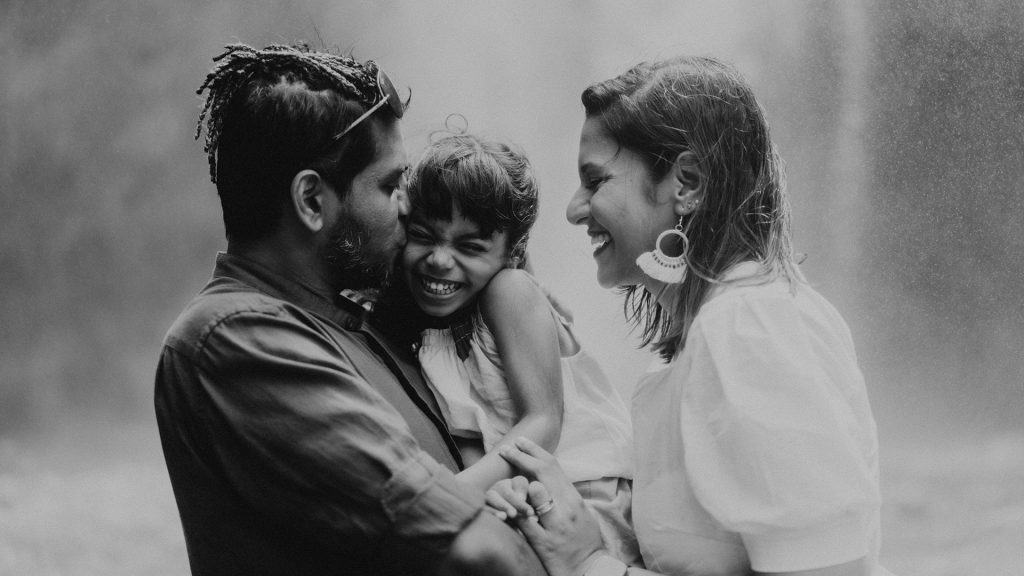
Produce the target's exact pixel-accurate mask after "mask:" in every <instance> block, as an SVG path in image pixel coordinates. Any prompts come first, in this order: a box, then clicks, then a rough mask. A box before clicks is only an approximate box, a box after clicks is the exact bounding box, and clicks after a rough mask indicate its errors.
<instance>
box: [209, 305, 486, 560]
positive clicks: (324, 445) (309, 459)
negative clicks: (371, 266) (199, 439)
mask: <svg viewBox="0 0 1024 576" xmlns="http://www.w3.org/2000/svg"><path fill="white" fill-rule="evenodd" d="M199 358H200V360H199V367H198V368H199V371H200V383H201V387H200V388H201V389H200V390H198V391H196V394H195V397H194V398H193V401H194V403H195V405H196V406H195V408H196V411H197V412H199V413H200V414H201V415H200V418H199V419H198V420H199V421H200V422H202V423H204V424H203V425H204V426H205V428H204V429H203V433H204V434H205V435H206V438H204V444H207V445H210V446H212V447H213V448H212V452H213V454H212V458H213V460H214V461H215V463H216V465H218V466H220V467H222V470H223V474H224V475H225V476H226V478H227V479H228V481H229V482H230V483H231V484H232V485H233V486H234V488H235V489H236V490H237V491H238V493H239V494H240V496H241V497H242V498H244V499H245V500H246V501H248V502H249V503H250V504H251V505H253V506H254V507H256V508H258V509H262V510H264V511H265V512H266V513H268V514H269V515H271V516H273V517H275V518H276V519H277V520H278V521H280V522H282V523H283V524H284V525H285V526H289V527H293V528H294V529H295V530H296V531H297V532H299V533H303V534H305V535H306V536H307V537H309V538H310V539H312V540H313V541H318V542H320V543H321V544H322V545H324V546H327V547H331V546H340V545H341V544H342V543H344V544H345V545H347V546H351V545H352V541H351V538H350V537H351V536H359V537H361V538H359V539H358V540H359V541H367V540H368V541H380V540H382V539H384V538H387V539H389V540H391V539H397V541H400V542H401V541H404V542H408V543H411V545H413V546H415V547H417V548H418V549H419V552H427V553H428V556H433V557H440V556H441V555H443V554H444V552H445V551H446V550H447V546H448V545H449V544H450V542H451V540H452V539H453V538H454V536H455V535H457V534H458V533H459V532H460V530H461V529H462V528H463V527H464V526H465V525H466V524H468V523H469V522H470V521H471V520H472V519H473V518H474V517H475V516H476V514H477V513H479V511H480V510H481V509H482V505H483V495H482V494H480V493H478V492H477V491H473V490H470V489H468V488H467V487H465V486H463V485H461V484H459V483H458V482H457V481H456V480H455V477H454V475H453V474H452V473H451V472H450V471H449V470H447V469H446V468H444V467H443V466H441V465H440V464H438V463H437V462H436V461H434V460H433V459H432V458H430V457H429V456H428V455H427V454H426V453H424V452H423V451H422V450H421V449H420V448H419V447H418V445H417V443H416V441H415V439H414V437H413V436H412V433H411V431H410V430H409V427H408V426H407V425H406V423H405V421H404V419H403V418H402V417H401V415H400V414H399V413H398V412H397V410H395V409H394V408H393V407H392V406H391V405H390V404H389V403H388V402H387V400H385V399H384V397H383V396H381V395H380V394H379V393H378V392H377V391H376V390H375V389H374V385H373V383H372V382H368V381H367V380H366V378H365V377H364V376H363V375H362V374H360V372H359V370H358V367H357V366H356V365H355V364H354V363H353V362H351V361H350V360H349V356H348V355H347V354H346V351H345V350H344V349H342V348H341V347H340V346H339V345H338V344H337V342H336V341H335V340H334V339H333V338H331V337H329V336H328V335H326V334H325V333H324V332H323V327H322V326H319V325H317V324H316V323H315V322H312V321H310V320H309V319H303V318H301V317H296V316H293V315H290V314H287V313H285V312H282V311H280V310H276V311H275V310H261V311H250V312H243V313H235V314H233V315H231V316H229V317H227V318H225V319H223V320H222V321H221V322H220V323H218V324H217V325H216V327H215V328H214V329H213V330H212V331H211V332H210V334H209V335H208V337H207V338H206V340H205V343H204V346H203V348H202V351H201V353H200V355H199Z"/></svg>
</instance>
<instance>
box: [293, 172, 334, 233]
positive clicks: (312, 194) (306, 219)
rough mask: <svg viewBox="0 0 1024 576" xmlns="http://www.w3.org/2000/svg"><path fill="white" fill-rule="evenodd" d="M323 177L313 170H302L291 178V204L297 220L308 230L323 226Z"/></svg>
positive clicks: (316, 229)
mask: <svg viewBox="0 0 1024 576" xmlns="http://www.w3.org/2000/svg"><path fill="white" fill-rule="evenodd" d="M324 184H325V183H324V180H323V178H321V177H320V174H318V173H317V172H316V171H315V170H302V171H301V172H299V173H298V174H296V175H295V177H294V178H292V186H291V201H292V202H291V205H292V208H293V209H294V210H295V215H296V216H297V217H298V219H299V222H302V224H303V225H304V226H305V227H306V228H307V229H309V231H310V232H319V231H320V230H321V229H323V227H324V203H323V195H324V193H325V192H326V187H325V185H324Z"/></svg>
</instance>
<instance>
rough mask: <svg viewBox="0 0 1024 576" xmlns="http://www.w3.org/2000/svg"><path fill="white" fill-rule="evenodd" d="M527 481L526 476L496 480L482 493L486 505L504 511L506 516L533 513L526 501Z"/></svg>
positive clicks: (511, 516)
mask: <svg viewBox="0 0 1024 576" xmlns="http://www.w3.org/2000/svg"><path fill="white" fill-rule="evenodd" d="M528 487H529V483H528V482H527V480H526V478H523V477H522V476H516V477H514V478H508V479H505V480H502V481H500V482H497V483H495V484H494V486H491V488H490V489H489V490H488V491H487V492H486V493H485V494H484V501H485V502H486V503H487V505H488V506H491V507H492V508H495V509H497V510H501V511H503V512H505V514H506V515H507V516H508V518H515V517H517V516H528V515H531V514H533V507H532V506H530V504H529V503H528V502H527V501H526V498H527V490H528Z"/></svg>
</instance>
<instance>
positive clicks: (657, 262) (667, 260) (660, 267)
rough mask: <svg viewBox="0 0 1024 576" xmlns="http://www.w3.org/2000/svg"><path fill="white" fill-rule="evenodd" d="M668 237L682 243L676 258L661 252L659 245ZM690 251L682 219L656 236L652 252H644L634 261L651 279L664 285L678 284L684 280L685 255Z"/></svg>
mask: <svg viewBox="0 0 1024 576" xmlns="http://www.w3.org/2000/svg"><path fill="white" fill-rule="evenodd" d="M668 236H675V237H676V238H677V239H678V240H679V241H681V242H682V245H683V250H682V252H680V253H679V255H678V256H668V255H666V254H665V253H664V252H662V250H661V244H662V242H663V241H664V240H665V238H666V237H668ZM689 251H690V240H689V238H687V237H686V234H684V233H683V217H682V216H680V217H679V222H678V223H676V225H675V227H674V228H669V229H668V230H665V231H664V232H662V233H661V234H659V235H658V239H657V240H656V241H655V242H654V250H651V251H650V252H644V253H643V254H641V255H640V256H638V257H637V259H636V265H637V266H639V267H640V270H641V271H642V272H643V273H644V274H646V275H648V276H650V277H651V278H653V279H655V280H657V281H659V282H664V283H666V284H680V283H682V281H683V280H685V279H686V253H687V252H689Z"/></svg>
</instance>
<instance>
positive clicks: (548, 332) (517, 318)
mask: <svg viewBox="0 0 1024 576" xmlns="http://www.w3.org/2000/svg"><path fill="white" fill-rule="evenodd" d="M480 310H481V313H482V315H483V320H484V322H485V323H486V324H487V327H488V328H490V330H491V333H492V334H494V341H495V344H496V345H497V347H498V353H499V354H500V355H501V360H502V366H503V368H504V372H505V377H506V379H507V381H508V388H509V392H510V393H511V396H512V401H513V404H514V406H515V410H516V424H515V425H514V426H513V427H512V429H511V430H510V431H509V432H508V434H506V436H505V437H504V438H502V440H501V441H500V442H499V444H498V446H501V445H503V444H506V443H509V444H510V443H511V442H512V440H513V439H515V438H518V437H520V436H525V437H527V438H529V439H531V440H533V441H534V442H536V443H538V444H540V445H541V446H543V447H544V448H545V449H546V450H548V451H554V449H555V447H556V446H557V445H558V439H559V435H560V434H561V430H562V403H563V400H562V372H561V359H560V356H561V354H560V352H559V346H558V327H557V324H556V320H555V318H554V316H552V314H551V307H550V305H549V304H548V300H547V297H546V296H545V295H544V293H543V291H541V289H540V288H539V287H538V286H537V284H536V283H535V281H534V280H533V279H532V278H530V277H529V276H528V275H527V274H526V272H523V271H522V270H503V271H501V272H499V273H498V274H497V275H496V276H495V277H494V278H493V279H492V280H491V282H490V284H488V286H487V288H485V289H484V291H483V293H482V294H481V296H480ZM513 474H514V470H513V469H512V467H511V466H510V465H509V464H508V463H507V462H506V461H505V460H504V459H503V458H501V457H500V456H498V454H497V452H496V451H492V452H491V453H489V454H486V455H485V456H484V457H483V458H482V459H480V460H479V461H478V462H477V463H476V464H474V465H472V466H470V467H469V468H467V469H466V470H464V471H462V472H461V473H460V474H459V478H461V479H463V480H464V481H467V482H469V483H471V484H473V485H475V486H477V487H479V488H481V489H482V490H487V489H488V488H490V487H491V485H492V484H494V483H495V482H497V481H498V480H502V479H504V478H509V477H511V476H512V475H513Z"/></svg>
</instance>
